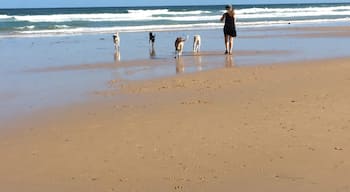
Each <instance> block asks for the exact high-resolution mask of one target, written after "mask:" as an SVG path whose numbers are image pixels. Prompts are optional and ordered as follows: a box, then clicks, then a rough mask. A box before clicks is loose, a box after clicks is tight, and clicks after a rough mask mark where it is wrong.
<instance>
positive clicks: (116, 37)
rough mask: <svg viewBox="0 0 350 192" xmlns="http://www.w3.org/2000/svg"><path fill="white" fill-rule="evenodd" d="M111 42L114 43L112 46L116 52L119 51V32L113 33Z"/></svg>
mask: <svg viewBox="0 0 350 192" xmlns="http://www.w3.org/2000/svg"><path fill="white" fill-rule="evenodd" d="M113 43H114V48H115V50H116V51H117V52H119V51H120V38H119V33H118V32H116V33H114V34H113Z"/></svg>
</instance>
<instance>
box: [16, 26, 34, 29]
mask: <svg viewBox="0 0 350 192" xmlns="http://www.w3.org/2000/svg"><path fill="white" fill-rule="evenodd" d="M15 29H17V30H28V29H35V26H34V25H28V26H24V27H15Z"/></svg>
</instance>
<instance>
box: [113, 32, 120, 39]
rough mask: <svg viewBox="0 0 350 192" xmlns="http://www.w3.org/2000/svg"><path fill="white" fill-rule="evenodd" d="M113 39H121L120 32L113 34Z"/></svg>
mask: <svg viewBox="0 0 350 192" xmlns="http://www.w3.org/2000/svg"><path fill="white" fill-rule="evenodd" d="M113 39H114V41H116V40H119V33H118V32H116V33H114V34H113Z"/></svg>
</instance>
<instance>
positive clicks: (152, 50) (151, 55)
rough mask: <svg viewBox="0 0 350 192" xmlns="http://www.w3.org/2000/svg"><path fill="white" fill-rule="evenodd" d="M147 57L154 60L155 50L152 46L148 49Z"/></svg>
mask: <svg viewBox="0 0 350 192" xmlns="http://www.w3.org/2000/svg"><path fill="white" fill-rule="evenodd" d="M149 57H150V58H151V59H155V58H156V50H155V49H154V46H151V47H150V49H149Z"/></svg>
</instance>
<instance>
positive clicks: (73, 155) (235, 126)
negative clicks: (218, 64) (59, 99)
mask: <svg viewBox="0 0 350 192" xmlns="http://www.w3.org/2000/svg"><path fill="white" fill-rule="evenodd" d="M349 64H350V59H346V58H345V59H333V60H323V61H313V62H311V61H310V62H304V63H294V64H286V65H269V66H253V67H232V68H227V69H219V70H213V71H207V72H201V73H196V74H183V75H179V76H176V77H173V78H166V79H157V80H151V81H140V82H127V81H122V80H112V81H111V82H109V84H110V86H111V88H110V89H108V90H96V91H95V92H93V93H91V94H92V95H93V96H94V97H97V99H91V101H89V102H86V103H83V104H76V105H70V106H63V107H61V108H55V109H48V110H45V111H41V112H38V113H36V114H33V115H32V116H30V117H26V118H21V119H14V120H13V121H14V122H12V123H11V125H8V126H6V128H3V129H2V133H1V134H0V155H1V163H0V191H4V192H18V191H26V192H48V191H50V192H56V191H57V192H62V191H65V192H67V191H74V192H77V191H82V192H83V191H84V192H88V191H94V192H95V191H122V192H124V191H152V192H157V191H159V192H160V191H162V192H163V191H192V192H196V191H198V192H199V191H201V192H202V191H259V192H260V191H279V192H280V191H284V192H288V191H290V192H296V191H308V192H310V191H317V192H320V191H327V192H328V191H350V182H349V178H350V153H349V151H350V105H349V103H350V99H349V98H350V89H349V84H350V65H349ZM3 126H4V125H3Z"/></svg>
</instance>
